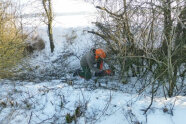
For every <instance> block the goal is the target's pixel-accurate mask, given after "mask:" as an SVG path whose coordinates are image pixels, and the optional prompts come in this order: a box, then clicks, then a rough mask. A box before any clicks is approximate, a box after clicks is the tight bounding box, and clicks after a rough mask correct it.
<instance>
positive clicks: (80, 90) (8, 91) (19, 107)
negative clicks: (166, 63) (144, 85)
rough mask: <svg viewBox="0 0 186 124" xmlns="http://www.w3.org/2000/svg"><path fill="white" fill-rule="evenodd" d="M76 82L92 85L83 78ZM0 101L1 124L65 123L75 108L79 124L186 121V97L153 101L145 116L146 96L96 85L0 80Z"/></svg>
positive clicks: (137, 123) (170, 122) (148, 102)
mask: <svg viewBox="0 0 186 124" xmlns="http://www.w3.org/2000/svg"><path fill="white" fill-rule="evenodd" d="M77 82H78V83H91V82H85V81H84V80H82V79H79V80H77ZM96 87H97V88H96ZM0 99H1V101H0V108H1V109H0V111H1V113H0V122H1V124H28V123H30V124H51V123H55V124H65V123H66V120H65V116H66V114H67V113H69V114H71V115H73V113H74V112H75V110H76V108H77V107H80V108H81V111H82V115H81V116H80V117H79V118H77V123H78V124H86V123H87V124H157V123H158V124H184V123H185V122H186V118H185V113H186V97H183V96H177V97H173V98H169V99H167V100H165V99H164V98H155V100H154V103H153V105H152V107H151V109H150V110H149V111H148V112H147V114H146V115H144V114H143V113H144V112H143V111H142V110H143V109H146V108H147V107H148V105H149V104H150V97H149V96H146V95H140V96H139V95H137V94H129V93H125V92H121V91H115V90H109V89H103V88H99V87H98V86H97V84H95V88H92V89H90V88H89V89H88V88H87V87H86V85H84V87H78V85H75V86H73V84H68V83H64V82H62V81H60V80H53V81H50V82H42V83H38V84H37V83H32V82H15V81H8V80H4V81H1V90H0ZM3 103H4V104H3ZM5 106H6V107H5ZM3 107H4V108H3ZM73 123H74V122H73Z"/></svg>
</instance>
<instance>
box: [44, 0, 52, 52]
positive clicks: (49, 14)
mask: <svg viewBox="0 0 186 124" xmlns="http://www.w3.org/2000/svg"><path fill="white" fill-rule="evenodd" d="M42 4H43V7H44V10H45V13H46V16H47V26H48V36H49V40H50V48H51V52H53V51H54V47H55V46H54V40H53V30H52V29H53V28H52V22H53V12H52V2H51V0H42Z"/></svg>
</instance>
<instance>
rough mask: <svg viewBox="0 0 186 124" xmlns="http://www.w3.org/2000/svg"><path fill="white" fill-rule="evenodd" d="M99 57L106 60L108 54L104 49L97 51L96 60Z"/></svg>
mask: <svg viewBox="0 0 186 124" xmlns="http://www.w3.org/2000/svg"><path fill="white" fill-rule="evenodd" d="M99 57H100V58H102V59H104V58H106V54H105V52H104V51H103V50H102V49H96V51H95V58H96V59H98V58H99Z"/></svg>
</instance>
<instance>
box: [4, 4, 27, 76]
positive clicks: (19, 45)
mask: <svg viewBox="0 0 186 124" xmlns="http://www.w3.org/2000/svg"><path fill="white" fill-rule="evenodd" d="M9 6H10V3H7V2H6V3H1V4H0V78H6V77H10V76H12V75H13V71H11V68H12V67H14V66H15V65H17V63H19V62H20V61H21V59H22V58H23V50H24V48H25V43H24V39H25V36H24V35H23V33H22V30H21V29H19V28H18V26H17V22H16V21H17V20H16V18H15V16H14V13H13V12H10V7H9Z"/></svg>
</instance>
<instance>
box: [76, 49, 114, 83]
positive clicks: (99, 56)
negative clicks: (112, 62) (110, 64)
mask: <svg viewBox="0 0 186 124" xmlns="http://www.w3.org/2000/svg"><path fill="white" fill-rule="evenodd" d="M105 58H106V53H105V52H104V50H103V49H100V48H98V49H94V48H93V49H91V50H90V51H89V52H87V53H86V54H85V55H84V56H83V57H82V58H81V60H80V65H81V68H82V70H79V69H78V70H77V71H76V72H75V73H74V75H73V76H77V75H79V76H80V77H82V78H85V79H86V80H89V79H91V77H92V73H91V71H93V72H95V76H105V75H110V74H111V71H110V70H103V60H104V59H105ZM95 64H96V66H97V67H95Z"/></svg>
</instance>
